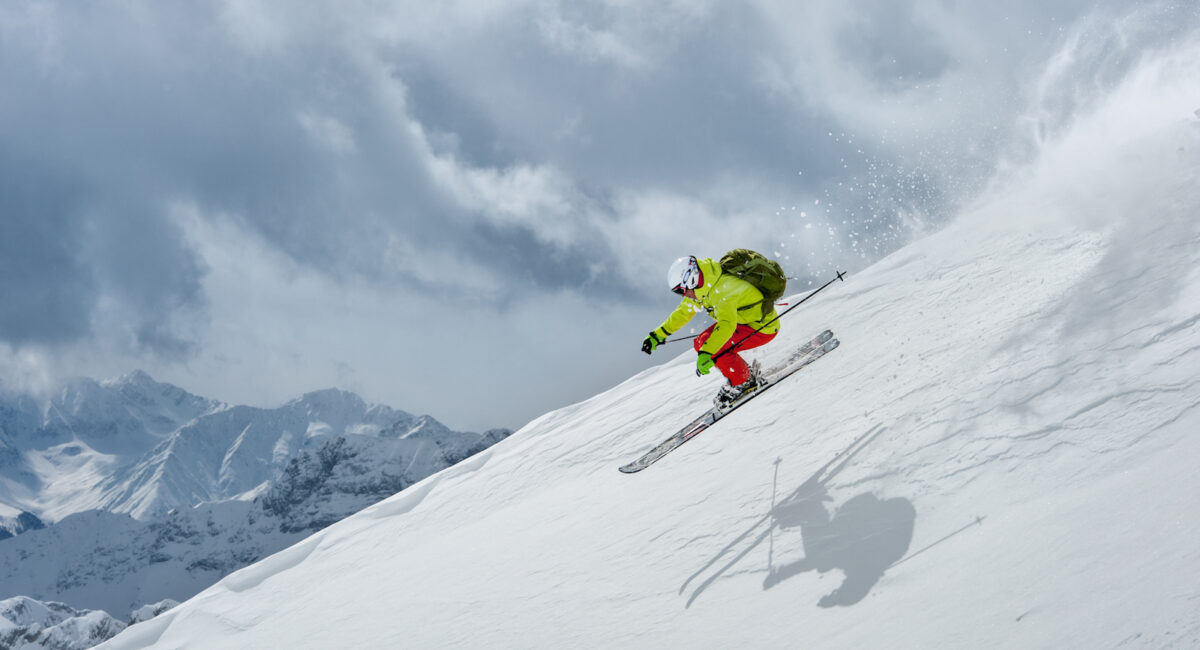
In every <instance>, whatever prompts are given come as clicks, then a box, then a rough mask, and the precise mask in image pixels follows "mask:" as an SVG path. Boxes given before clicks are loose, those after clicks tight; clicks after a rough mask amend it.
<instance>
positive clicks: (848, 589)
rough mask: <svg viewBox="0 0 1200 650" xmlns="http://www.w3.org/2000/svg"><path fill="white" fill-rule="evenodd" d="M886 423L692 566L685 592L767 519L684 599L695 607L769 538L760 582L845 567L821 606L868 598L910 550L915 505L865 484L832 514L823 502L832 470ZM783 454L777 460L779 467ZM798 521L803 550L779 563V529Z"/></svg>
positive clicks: (768, 585)
mask: <svg viewBox="0 0 1200 650" xmlns="http://www.w3.org/2000/svg"><path fill="white" fill-rule="evenodd" d="M883 430H884V429H883V427H882V425H879V426H876V427H874V428H873V429H871V430H870V431H867V432H866V433H864V434H863V435H862V436H860V437H859V438H858V439H857V440H855V441H854V442H853V443H852V444H851V445H850V446H849V447H847V448H846V449H845V450H844V451H842V452H841V453H840V454H838V455H837V456H835V457H834V458H833V459H832V460H830V461H829V462H828V463H826V464H825V466H824V467H822V468H821V469H819V470H817V472H816V473H815V474H813V476H812V477H811V478H809V479H808V480H807V481H805V482H804V483H802V484H801V485H800V486H799V487H797V488H796V489H795V490H794V491H792V493H791V494H789V495H788V496H787V497H786V498H784V499H783V500H782V501H780V502H778V503H776V504H774V505H773V506H772V508H771V510H770V511H769V512H768V513H767V514H766V515H765V516H763V517H762V518H761V519H759V520H758V521H756V522H755V523H754V524H753V525H752V526H751V527H750V528H748V529H747V530H746V531H745V532H743V533H742V534H741V535H739V536H738V537H737V538H736V539H734V540H733V541H732V542H730V543H729V544H728V545H727V546H726V547H725V548H724V549H722V550H721V551H720V552H719V553H717V555H716V556H715V557H713V558H712V559H711V560H709V561H708V562H707V563H706V564H705V565H704V566H703V567H701V568H700V570H699V571H697V572H696V573H694V574H692V576H691V577H689V578H688V579H687V580H686V581H685V582H684V583H683V585H682V586H681V587H680V588H679V593H680V594H683V592H684V591H686V590H687V588H688V585H689V584H691V582H692V581H693V580H695V579H696V578H698V577H699V576H700V575H701V574H703V573H705V572H706V571H708V570H709V569H710V568H712V567H713V566H715V565H716V564H717V563H718V562H719V561H720V560H721V558H723V557H724V556H726V555H727V554H729V553H731V552H733V550H734V548H735V547H737V545H738V544H740V543H741V542H742V540H745V539H747V538H749V537H750V536H751V535H752V534H753V533H754V531H756V530H758V529H759V528H760V527H761V526H763V525H764V524H765V525H766V529H765V530H762V531H761V532H759V533H758V535H757V536H756V537H754V539H753V541H751V542H750V544H749V545H748V546H747V547H746V548H745V549H743V550H742V551H741V552H739V553H738V554H737V555H736V556H734V557H733V558H732V559H730V560H729V561H728V562H726V563H725V564H724V565H723V566H721V567H720V568H719V569H717V570H716V571H715V572H714V573H713V574H712V575H710V576H708V577H707V578H706V579H705V580H704V581H703V582H701V583H700V584H699V585H698V586H697V587H696V589H695V590H694V591H693V592H692V595H691V596H690V597H688V601H687V605H686V606H687V607H691V605H692V603H693V602H695V600H696V598H698V597H699V596H700V594H701V593H703V592H704V591H705V590H706V589H708V587H709V586H710V585H711V584H712V583H713V582H715V581H716V580H717V579H718V578H720V577H721V576H722V575H724V574H725V572H726V571H728V570H729V569H731V568H732V567H733V566H734V565H736V564H737V563H738V562H740V561H741V560H742V559H743V558H744V557H746V555H748V554H749V553H750V551H752V550H754V549H755V548H756V547H758V545H759V544H761V543H762V542H763V541H764V540H769V544H770V550H769V552H768V561H767V562H768V569H767V577H766V578H765V579H764V580H763V589H770V588H772V587H774V586H775V585H777V584H779V583H780V582H782V581H784V580H787V579H788V578H791V577H793V576H796V575H799V574H801V573H804V572H806V571H813V570H815V571H818V572H820V573H825V572H827V571H831V570H833V569H841V571H842V573H843V574H844V575H845V580H844V581H843V582H842V584H841V585H840V586H839V587H838V588H837V589H834V590H833V592H831V593H829V594H827V595H826V596H824V597H823V598H821V600H820V601H819V602H818V603H817V604H818V605H820V606H821V607H834V606H838V605H842V606H847V605H853V604H855V603H857V602H859V601H860V600H862V599H863V598H865V597H866V595H867V594H868V593H869V592H870V590H871V588H872V587H873V586H875V583H877V582H879V579H880V578H882V577H883V574H884V572H885V571H886V570H887V569H888V567H890V566H892V565H893V564H894V563H895V562H896V561H897V560H899V559H900V558H902V557H903V556H904V554H905V553H906V552H907V551H908V547H909V544H910V543H911V542H912V534H913V523H914V521H915V520H916V510H915V509H914V508H913V505H912V503H911V502H910V501H908V500H907V499H902V498H892V499H880V498H878V497H876V496H875V495H874V494H871V493H869V492H867V493H863V494H860V495H858V496H856V497H854V498H852V499H850V500H849V501H847V502H846V503H844V504H842V506H841V507H840V508H838V509H836V511H834V512H833V514H830V512H829V511H828V510H827V509H826V508H825V502H827V501H831V500H832V498H831V497H830V496H829V494H828V491H827V489H826V486H827V485H828V484H829V481H830V480H831V479H833V477H834V476H837V474H838V473H839V472H841V471H842V470H843V469H845V467H846V466H847V465H848V464H849V463H850V461H851V460H852V459H853V458H854V456H855V455H856V454H857V453H858V452H860V451H862V449H863V448H865V447H866V446H867V445H868V444H870V443H871V442H872V441H873V440H874V439H875V438H877V437H878V436H879V435H880V434H881V433H883ZM779 462H780V461H776V467H777V468H778V463H779ZM794 528H799V529H800V532H801V535H802V537H803V550H804V557H802V558H800V559H799V560H795V561H792V562H787V563H784V564H779V565H776V563H775V537H774V535H775V531H776V530H777V529H778V530H780V531H786V530H788V529H794Z"/></svg>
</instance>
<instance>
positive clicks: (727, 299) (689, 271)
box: [642, 254, 779, 407]
mask: <svg viewBox="0 0 1200 650" xmlns="http://www.w3.org/2000/svg"><path fill="white" fill-rule="evenodd" d="M755 255H757V254H755ZM776 268H778V266H776ZM667 286H669V287H670V288H671V291H674V292H675V293H677V294H679V295H681V296H683V300H682V301H681V302H680V303H679V306H678V307H676V308H675V311H673V312H671V315H670V316H668V317H667V320H666V321H664V322H663V324H662V325H659V326H658V327H657V328H655V329H654V331H652V332H650V334H649V335H648V336H646V338H645V339H644V340H643V341H642V352H645V353H646V354H650V353H652V352H653V351H654V350H655V348H657V347H658V345H659V344H660V343H664V342H666V340H667V337H668V336H670V335H671V333H672V332H677V331H679V328H681V327H683V326H684V325H686V324H687V323H688V321H690V320H692V317H693V316H695V315H696V314H698V313H700V311H701V310H704V311H707V312H708V314H709V315H710V316H712V318H713V320H715V321H716V322H715V323H713V324H712V326H711V327H709V328H708V329H706V330H705V331H704V332H703V333H702V334H700V336H698V337H697V338H696V340H695V343H694V347H695V349H696V374H697V375H707V374H708V373H709V372H710V371H711V370H712V368H713V366H714V365H715V366H716V367H717V369H719V370H720V371H721V374H723V375H725V378H726V379H727V380H728V383H727V384H725V385H724V386H722V387H721V390H720V391H719V392H718V393H717V396H716V398H715V399H714V400H713V401H714V403H716V405H717V406H721V407H724V406H728V405H729V404H732V403H733V402H734V401H736V400H737V399H738V398H739V397H741V396H743V395H746V394H748V393H750V392H752V391H754V390H756V389H757V388H758V387H759V386H760V385H762V383H763V381H762V371H761V369H760V368H759V365H758V362H757V361H755V362H754V364H753V365H747V363H746V361H745V359H742V357H741V356H739V355H738V351H741V350H749V349H752V348H757V347H760V346H762V345H766V344H767V343H769V342H770V341H771V339H773V338H775V335H776V334H778V333H779V321H778V320H777V319H776V318H775V310H774V306H773V304H772V305H770V306H769V308H766V309H765V311H766V313H763V311H764V307H765V305H764V299H763V293H762V292H761V291H760V290H759V289H758V288H757V287H755V286H754V285H753V284H751V283H749V282H747V281H746V280H743V279H742V278H739V277H737V276H736V275H734V274H732V273H729V272H726V271H725V270H724V269H723V268H722V267H721V264H720V263H718V262H716V261H714V260H712V259H708V258H706V259H696V257H695V256H689V257H681V258H679V259H678V260H675V263H674V264H672V265H671V268H670V270H668V271H667ZM768 303H769V301H768ZM735 344H736V345H737V348H736V349H734V350H730V351H729V352H726V353H725V354H721V353H722V352H724V351H725V350H728V349H729V348H730V347H732V346H733V345H735ZM718 355H720V356H718ZM713 357H717V358H716V359H714V358H713Z"/></svg>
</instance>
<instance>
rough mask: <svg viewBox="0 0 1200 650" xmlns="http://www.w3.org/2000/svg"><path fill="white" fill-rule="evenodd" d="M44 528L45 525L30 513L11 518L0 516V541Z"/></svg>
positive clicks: (21, 513)
mask: <svg viewBox="0 0 1200 650" xmlns="http://www.w3.org/2000/svg"><path fill="white" fill-rule="evenodd" d="M45 527H46V524H44V523H42V520H41V519H38V518H37V515H35V514H33V513H32V512H19V513H17V514H16V516H13V517H4V516H0V541H4V540H6V539H8V538H10V537H16V536H17V535H20V534H21V533H26V532H29V531H31V530H39V529H42V528H45Z"/></svg>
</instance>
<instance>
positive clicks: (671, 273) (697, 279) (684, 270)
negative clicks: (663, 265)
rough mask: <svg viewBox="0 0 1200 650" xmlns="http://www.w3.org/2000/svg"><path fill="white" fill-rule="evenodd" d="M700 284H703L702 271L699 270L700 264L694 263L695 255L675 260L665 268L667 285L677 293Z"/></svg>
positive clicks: (680, 293)
mask: <svg viewBox="0 0 1200 650" xmlns="http://www.w3.org/2000/svg"><path fill="white" fill-rule="evenodd" d="M702 284H704V273H702V272H701V271H700V265H699V264H697V263H696V256H695V255H689V256H688V257H681V258H679V259H677V260H675V263H674V264H672V265H671V268H670V269H668V270H667V286H668V287H670V288H671V291H674V292H675V293H677V294H679V295H683V292H684V291H687V290H688V289H695V288H696V287H699V286H700V285H702Z"/></svg>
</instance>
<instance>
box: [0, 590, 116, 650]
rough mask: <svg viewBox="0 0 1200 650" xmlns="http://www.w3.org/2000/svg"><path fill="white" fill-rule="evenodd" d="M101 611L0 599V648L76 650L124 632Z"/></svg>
mask: <svg viewBox="0 0 1200 650" xmlns="http://www.w3.org/2000/svg"><path fill="white" fill-rule="evenodd" d="M125 626H126V624H125V623H122V622H120V621H118V620H116V619H114V618H113V617H111V616H109V615H108V614H105V613H104V612H97V611H86V610H85V611H78V610H76V609H73V608H71V607H69V606H67V605H64V604H62V603H56V602H48V603H42V602H38V601H36V600H33V599H31V598H23V597H21V598H9V599H8V600H0V648H11V649H12V650H35V649H48V650H76V649H79V648H90V647H92V646H94V645H96V644H97V643H100V642H101V641H104V640H107V639H110V638H112V637H113V635H115V634H116V633H118V632H120V631H121V630H123V629H125Z"/></svg>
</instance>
